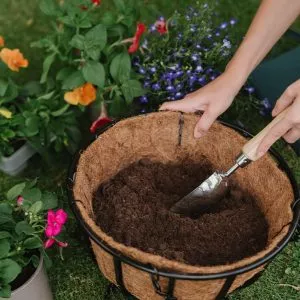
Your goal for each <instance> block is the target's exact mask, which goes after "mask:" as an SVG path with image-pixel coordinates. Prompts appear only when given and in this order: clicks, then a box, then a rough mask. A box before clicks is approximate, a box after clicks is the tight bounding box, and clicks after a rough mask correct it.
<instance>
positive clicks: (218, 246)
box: [93, 158, 268, 266]
mask: <svg viewBox="0 0 300 300" xmlns="http://www.w3.org/2000/svg"><path fill="white" fill-rule="evenodd" d="M200 161H201V163H198V164H194V163H193V162H189V161H183V162H182V163H181V164H168V165H167V164H161V163H155V162H151V161H150V160H148V159H144V160H140V161H138V162H136V163H134V164H132V165H130V166H129V167H127V168H125V169H123V170H121V172H120V173H118V174H117V175H116V176H115V177H114V178H113V179H111V180H109V181H108V182H107V183H105V184H103V185H101V186H100V187H99V189H98V190H97V192H96V193H95V198H94V205H93V207H94V213H95V221H96V223H97V224H98V225H99V226H100V227H101V228H102V229H103V230H104V231H105V232H106V233H107V234H108V235H110V236H112V237H113V238H114V239H115V240H116V241H118V242H120V243H123V244H125V245H126V246H132V247H136V248H138V249H141V250H143V251H146V252H149V253H153V254H157V255H161V256H164V257H167V258H169V259H174V260H177V261H181V262H185V263H188V264H191V265H203V266H206V265H218V264H227V263H231V262H234V261H237V260H240V259H242V258H245V257H247V256H251V255H253V254H255V253H257V252H259V251H260V250H262V249H263V248H264V247H265V246H266V243H267V238H268V237H267V234H268V225H267V222H266V220H265V218H264V215H263V214H262V212H261V211H260V209H259V207H258V206H257V205H256V203H255V200H254V199H253V198H252V197H250V196H249V195H248V194H247V193H245V192H243V191H242V190H241V189H240V188H239V187H237V186H236V184H235V183H233V182H232V183H230V184H229V189H228V191H227V193H226V194H225V195H224V199H222V200H221V201H220V202H219V203H218V205H215V206H214V207H211V208H210V210H209V211H206V212H205V213H202V214H201V215H200V216H197V217H195V218H194V219H191V218H189V217H181V216H179V215H177V214H174V213H172V212H171V211H170V208H171V206H172V205H173V204H174V203H176V202H177V201H178V200H180V199H181V198H182V197H183V196H184V195H186V194H187V193H188V192H190V191H191V190H192V189H194V188H195V187H196V186H197V185H199V183H200V182H201V181H203V180H204V179H206V178H207V177H208V176H209V175H210V174H211V172H212V167H211V166H210V165H209V163H208V162H207V161H206V160H205V158H203V159H200Z"/></svg>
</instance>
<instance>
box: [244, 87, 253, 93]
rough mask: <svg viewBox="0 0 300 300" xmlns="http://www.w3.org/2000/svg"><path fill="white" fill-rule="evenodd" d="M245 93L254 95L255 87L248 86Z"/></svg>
mask: <svg viewBox="0 0 300 300" xmlns="http://www.w3.org/2000/svg"><path fill="white" fill-rule="evenodd" d="M245 91H247V92H248V93H249V94H253V93H254V92H255V88H254V87H253V86H247V87H245Z"/></svg>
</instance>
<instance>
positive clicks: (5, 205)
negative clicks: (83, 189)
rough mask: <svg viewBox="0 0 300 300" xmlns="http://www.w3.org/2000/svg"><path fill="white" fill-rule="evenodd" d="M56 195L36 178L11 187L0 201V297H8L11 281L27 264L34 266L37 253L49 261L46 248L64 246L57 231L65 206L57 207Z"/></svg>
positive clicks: (36, 263)
mask: <svg viewBox="0 0 300 300" xmlns="http://www.w3.org/2000/svg"><path fill="white" fill-rule="evenodd" d="M57 202H58V200H57V197H56V195H55V194H53V193H50V192H42V191H41V190H40V189H38V188H37V187H36V181H33V182H26V183H20V184H18V185H16V186H14V187H13V188H11V189H10V190H9V191H8V192H7V194H6V199H5V200H4V201H1V203H0V297H4V298H8V297H10V294H11V284H12V283H13V281H14V280H15V279H16V278H17V277H18V275H19V274H20V273H22V271H23V270H24V269H25V268H27V267H28V266H30V265H33V266H34V267H37V266H38V264H39V261H40V256H42V257H43V258H44V262H45V263H46V266H47V265H48V266H49V265H50V263H51V262H50V260H49V257H48V255H47V253H46V251H45V249H46V248H49V247H51V246H52V245H53V244H56V245H57V247H58V248H59V249H60V253H61V250H62V248H64V247H66V246H67V243H65V242H63V241H62V240H61V237H60V234H61V232H62V230H63V225H64V224H65V223H66V221H67V214H66V212H65V211H64V210H62V209H58V210H56V211H54V210H53V209H55V208H56V207H57Z"/></svg>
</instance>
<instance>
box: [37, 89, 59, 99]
mask: <svg viewBox="0 0 300 300" xmlns="http://www.w3.org/2000/svg"><path fill="white" fill-rule="evenodd" d="M54 95H55V91H52V92H49V93H47V94H44V95H42V96H40V97H38V98H37V100H49V99H51V98H52V97H53V96H54Z"/></svg>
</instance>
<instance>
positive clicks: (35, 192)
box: [22, 188, 42, 203]
mask: <svg viewBox="0 0 300 300" xmlns="http://www.w3.org/2000/svg"><path fill="white" fill-rule="evenodd" d="M22 196H23V198H24V200H26V201H29V202H30V203H34V202H37V201H40V200H41V198H42V192H41V190H40V189H38V188H31V189H28V190H27V189H26V190H25V191H24V192H23V194H22Z"/></svg>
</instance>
